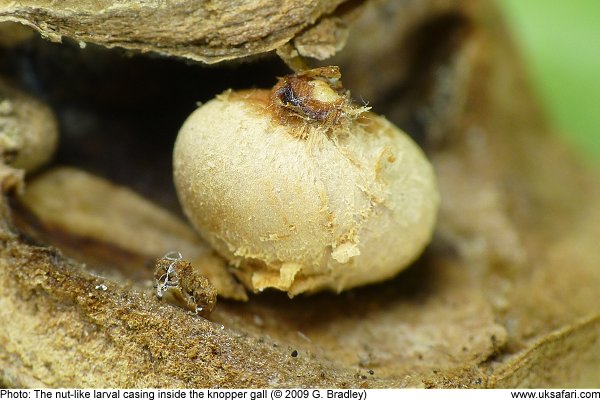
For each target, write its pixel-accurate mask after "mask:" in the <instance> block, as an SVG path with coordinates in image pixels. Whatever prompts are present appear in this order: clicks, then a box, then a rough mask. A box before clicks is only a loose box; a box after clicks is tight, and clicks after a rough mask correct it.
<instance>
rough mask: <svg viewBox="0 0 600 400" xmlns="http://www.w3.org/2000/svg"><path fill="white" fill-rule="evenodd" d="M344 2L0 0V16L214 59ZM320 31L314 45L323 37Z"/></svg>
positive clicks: (256, 49) (274, 42) (247, 49)
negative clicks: (4, 0)
mask: <svg viewBox="0 0 600 400" xmlns="http://www.w3.org/2000/svg"><path fill="white" fill-rule="evenodd" d="M341 3H343V0H309V1H306V0H283V1H270V0H260V1H256V2H251V3H244V4H240V3H239V2H237V1H232V0H217V1H211V2H197V1H183V2H181V1H175V0H166V1H162V0H152V1H145V2H143V3H139V2H133V1H129V0H119V1H96V0H86V1H79V0H70V1H60V2H54V1H50V2H49V1H45V0H27V1H20V2H8V3H7V2H0V22H1V21H15V22H20V23H23V24H25V25H29V26H31V27H33V28H34V29H36V30H37V31H39V32H40V33H41V34H42V35H43V36H45V37H47V38H48V39H50V40H53V41H60V40H61V39H62V37H63V36H64V37H69V38H71V39H74V40H76V41H78V42H82V43H85V42H90V43H95V44H100V45H104V46H108V47H115V46H118V47H123V48H126V49H132V50H141V51H153V52H158V53H161V54H165V55H170V56H178V57H185V58H189V59H192V60H197V61H202V62H205V63H215V62H219V61H223V60H230V59H235V58H239V57H247V56H251V55H256V54H261V53H264V52H267V51H271V50H274V49H276V48H278V47H279V46H281V45H283V44H285V43H287V42H289V41H290V40H291V39H293V38H294V36H295V35H297V34H299V33H300V32H302V31H303V30H304V29H305V28H307V27H309V26H312V25H313V24H314V23H315V22H316V21H317V20H319V19H320V18H321V17H324V16H326V15H328V14H331V13H332V12H334V10H335V9H336V7H337V6H338V5H340V4H341ZM157 27H160V29H157ZM320 37H321V36H319V38H318V40H317V43H315V46H318V45H319V42H322V39H321V38H320ZM307 42H308V40H307V39H305V40H304V41H303V45H304V46H307V45H309V44H310V43H307ZM327 46H330V45H329V44H327ZM337 47H338V48H339V47H341V46H337ZM330 51H331V50H326V51H325V52H326V53H328V52H330ZM312 52H313V53H317V54H320V53H323V52H322V51H315V50H313V51H312Z"/></svg>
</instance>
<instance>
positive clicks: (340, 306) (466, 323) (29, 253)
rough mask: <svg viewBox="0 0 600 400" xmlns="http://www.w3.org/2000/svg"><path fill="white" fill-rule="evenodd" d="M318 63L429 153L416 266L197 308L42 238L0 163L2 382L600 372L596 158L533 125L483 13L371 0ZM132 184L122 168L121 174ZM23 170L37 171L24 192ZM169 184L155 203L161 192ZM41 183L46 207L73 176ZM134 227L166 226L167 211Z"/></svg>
mask: <svg viewBox="0 0 600 400" xmlns="http://www.w3.org/2000/svg"><path fill="white" fill-rule="evenodd" d="M94 4H98V7H104V3H101V2H97V3H94ZM40 18H41V19H43V18H42V17H40ZM41 19H40V20H38V23H41ZM49 20H50V19H49ZM134 34H135V32H134ZM133 36H135V35H133ZM88 50H90V51H91V50H92V49H88ZM86 51H87V50H86ZM232 51H237V50H236V49H235V48H234V49H232ZM86 54H92V55H97V56H98V57H103V56H106V57H108V56H107V54H106V53H101V52H100V53H86ZM127 62H132V63H133V62H135V60H133V59H132V60H128V61H127ZM327 63H328V64H337V65H340V68H341V71H342V73H343V74H344V77H345V79H344V82H345V84H346V85H347V86H348V87H350V89H351V90H352V91H353V93H354V95H355V96H362V97H363V98H364V99H365V100H369V102H370V105H371V106H373V108H374V110H375V111H377V112H379V113H382V114H385V115H386V116H387V117H388V118H389V119H391V120H392V121H394V123H396V124H398V125H399V126H400V127H402V128H403V129H404V130H406V131H407V132H409V133H410V134H411V135H412V136H413V137H414V138H415V139H416V140H418V141H419V142H420V143H421V144H422V146H423V147H424V149H425V150H426V152H427V154H428V156H429V158H430V159H431V160H432V162H433V164H434V167H435V169H436V174H437V176H438V182H439V184H440V190H441V195H442V202H441V214H440V219H439V221H438V227H437V230H436V234H435V237H434V240H433V243H432V245H431V246H430V248H429V249H428V250H427V252H426V253H425V255H424V256H423V257H422V259H421V260H419V261H418V262H417V263H416V264H415V265H413V266H412V267H411V268H409V269H408V270H407V271H405V272H403V273H401V274H400V275H399V276H397V277H396V278H395V279H392V280H390V281H388V282H385V283H382V284H379V285H374V286H370V287H365V288H362V289H357V290H353V291H350V292H346V293H342V294H339V295H337V294H319V295H315V296H311V297H297V298H294V299H291V300H290V299H288V298H287V297H286V296H285V295H283V294H277V293H263V294H261V295H253V296H250V298H249V299H248V301H247V302H237V301H231V300H225V299H223V298H221V299H219V302H218V304H217V306H216V308H215V309H214V310H213V312H212V313H211V314H210V315H209V316H208V319H203V318H201V317H198V316H195V315H193V314H191V313H189V312H187V311H185V310H183V309H181V308H178V307H174V306H172V305H169V304H165V303H162V302H160V301H159V300H158V299H157V298H156V296H155V291H154V289H153V288H152V283H151V282H150V283H149V282H148V281H147V280H146V278H145V277H147V278H148V279H151V276H152V270H151V269H150V268H148V267H147V266H144V263H143V262H142V263H137V262H136V263H134V262H129V261H127V260H125V259H121V258H118V257H115V259H114V260H113V261H114V264H115V267H114V268H113V267H111V268H108V267H106V265H105V269H102V265H104V264H102V263H100V264H93V263H92V261H93V260H92V258H86V256H89V255H86V254H78V252H77V250H78V248H77V245H75V246H72V245H71V246H70V245H69V242H68V241H67V242H65V241H61V240H57V239H59V238H57V236H53V235H49V236H48V235H44V234H43V232H48V230H47V229H46V228H47V226H44V221H46V222H47V221H48V220H49V218H48V217H47V216H45V215H44V212H38V215H36V218H37V221H38V222H37V225H35V226H33V227H32V226H29V227H27V226H26V225H27V220H26V218H25V215H26V212H25V211H24V210H23V207H24V204H26V203H27V201H26V200H25V201H21V202H20V201H19V200H18V199H17V197H16V196H15V195H14V194H13V193H12V192H13V191H14V188H15V186H17V184H18V182H19V179H20V178H21V176H22V173H19V172H15V171H14V170H13V169H10V168H8V167H5V166H3V165H2V166H0V187H3V188H4V190H5V191H6V192H10V193H7V194H6V195H4V196H2V197H1V199H2V200H1V202H0V212H1V213H2V216H1V218H0V245H1V246H0V280H1V282H2V285H0V305H1V306H0V322H1V324H0V385H4V386H9V387H17V386H53V387H63V386H112V387H114V386H124V387H132V386H154V387H156V386H161V387H164V386H183V387H185V386H187V387H191V386H212V387H216V386H220V387H258V386H261V387H262V386H268V387H277V386H303V385H306V386H335V387H406V386H418V387H515V386H517V387H555V386H579V387H594V386H597V385H598V384H600V381H599V379H600V378H599V377H600V324H599V322H598V321H599V319H598V318H599V316H598V305H599V304H600V291H599V290H598V288H599V287H600V268H598V266H599V265H600V250H599V249H598V246H597V238H598V237H600V209H599V208H598V204H599V203H600V179H599V177H598V171H597V169H595V168H591V167H589V166H588V165H586V164H584V163H583V162H581V160H579V157H578V155H577V154H575V153H574V152H573V151H572V150H571V149H569V148H568V147H567V146H566V145H565V144H564V143H562V142H561V140H559V139H558V138H557V137H556V136H555V135H554V133H553V132H552V130H551V129H550V128H549V127H548V126H547V125H546V123H545V122H544V117H543V114H542V113H541V112H540V111H539V109H538V106H537V104H536V102H535V100H534V98H533V96H532V94H531V92H530V90H529V87H528V83H527V79H525V74H524V72H523V69H522V66H521V63H520V61H519V58H518V56H517V53H516V52H515V49H514V48H513V47H512V45H511V43H510V41H509V32H507V31H506V29H505V27H504V24H503V23H502V21H501V19H500V17H499V15H498V13H497V12H496V10H495V9H494V7H493V6H492V5H490V4H489V3H488V2H482V1H457V2H453V1H444V0H437V1H436V0H432V1H427V2H422V1H419V2H411V1H407V2H399V1H396V0H389V1H387V2H385V1H381V2H379V1H377V2H372V3H369V4H367V5H366V6H365V8H364V9H363V13H362V14H361V17H360V18H359V19H358V20H357V21H356V22H355V23H354V24H353V26H352V28H351V30H350V36H349V37H348V41H347V46H346V48H345V50H343V51H342V52H340V53H339V54H338V56H336V58H335V59H334V60H328V61H327ZM238 68H239V71H243V70H244V69H243V68H244V66H238ZM139 73H140V74H141V73H142V72H141V70H140V72H139ZM73 78H74V77H73ZM112 79H114V80H117V81H118V79H119V77H118V76H115V77H112ZM122 79H123V81H120V83H121V84H124V82H125V79H127V77H124V78H122ZM164 79H166V78H164ZM116 86H117V87H118V86H119V85H116ZM94 89H96V88H94ZM90 93H91V92H90ZM102 95H106V92H102ZM121 95H122V96H124V97H125V96H127V93H122V94H121ZM169 98H170V99H171V97H169ZM114 100H115V101H118V100H119V96H115V98H114ZM170 101H174V100H170ZM58 111H61V110H58ZM137 112H140V111H139V110H138V111H137ZM98 113H100V110H98ZM140 114H141V112H140ZM162 117H164V116H162ZM144 118H148V115H147V113H144V114H143V117H142V116H141V115H140V116H139V120H140V121H142V120H143V119H144ZM64 128H65V129H67V127H64ZM90 129H92V128H90ZM175 129H176V128H175ZM101 134H102V135H104V134H106V132H102V133H101ZM102 137H104V136H102ZM90 138H95V136H93V135H91V136H90ZM65 140H67V139H65ZM69 140H73V138H72V137H71V138H70V139H69ZM147 140H149V138H148V137H146V136H143V137H140V140H139V142H140V144H139V145H140V146H142V145H143V143H142V142H144V141H147ZM99 143H105V142H103V141H99ZM116 145H117V144H115V143H114V142H112V141H111V142H110V145H107V146H105V147H99V148H98V151H97V153H98V155H97V156H98V157H100V159H101V160H104V162H105V163H106V165H105V166H106V170H110V167H111V166H112V165H114V164H116V165H118V166H119V169H121V170H126V171H134V170H135V169H133V168H130V167H131V165H134V164H135V163H134V160H133V159H132V156H131V155H130V154H125V155H121V156H120V157H119V156H118V153H117V152H114V151H111V150H114V146H116ZM123 145H124V144H123ZM166 151H170V149H167V150H166ZM84 154H86V156H88V157H87V158H89V154H90V153H84ZM94 154H95V153H94ZM106 154H109V155H110V156H106ZM152 155H153V157H154V156H155V154H152ZM102 157H104V158H102ZM84 161H86V160H85V159H84V160H82V161H81V163H82V164H83V163H84ZM109 164H110V165H109ZM157 168H158V167H157ZM96 169H97V171H98V173H101V172H104V170H102V168H96ZM146 174H151V175H153V176H154V174H156V175H157V176H158V175H160V171H158V170H152V169H147V170H144V176H146ZM142 178H143V177H142V176H141V174H138V175H135V174H133V175H132V176H131V177H130V181H129V182H128V184H130V185H132V186H136V185H139V181H142V180H143V179H142ZM33 179H35V180H38V179H42V180H43V179H44V175H39V176H37V177H33V176H31V177H28V181H26V186H27V185H32V186H33V185H34V184H35V182H34V181H33ZM90 181H93V179H91V178H90ZM38 183H39V182H38ZM153 184H154V185H157V182H153ZM168 184H169V182H167V183H164V185H162V186H161V185H159V186H158V187H159V190H157V189H156V188H154V190H149V191H147V192H146V193H149V194H148V195H147V197H149V199H147V200H152V199H153V198H154V197H155V198H156V199H161V198H162V197H161V196H162V193H163V192H164V188H166V187H167V185H168ZM82 185H83V186H84V187H85V185H86V184H82ZM136 187H139V186H136ZM106 190H107V192H106V193H110V192H111V191H112V190H117V189H116V188H115V187H113V188H111V187H110V186H106ZM47 194H48V196H46V197H45V201H51V200H52V197H58V198H60V196H77V190H74V189H69V190H68V191H67V189H65V190H64V191H62V192H61V191H55V192H50V191H49V192H48V193H47ZM24 196H25V199H26V198H27V192H25V194H24ZM131 201H132V202H133V203H135V202H137V201H138V200H136V199H135V198H131ZM144 201H146V199H145V200H144ZM40 208H41V207H40ZM35 210H36V207H30V210H29V212H32V211H33V212H34V213H35ZM101 210H102V209H101V208H100V207H99V208H96V209H95V210H94V213H101V212H102V211H101ZM170 211H171V212H173V211H176V210H170ZM130 217H131V216H128V215H123V221H125V222H127V221H129V219H128V218H130ZM145 220H146V221H151V220H153V218H150V217H149V218H146V219H145ZM179 223H181V222H178V224H179ZM123 225H125V226H127V225H128V224H127V223H125V224H123ZM168 225H170V224H168ZM145 226H146V228H145V229H146V230H149V231H151V230H152V229H154V228H155V229H156V231H153V232H148V233H147V234H150V233H152V236H158V237H160V235H161V232H163V228H162V227H161V226H165V225H160V226H159V225H158V224H156V225H154V224H146V225H145ZM153 226H154V228H153ZM26 228H28V229H26ZM30 228H31V229H30ZM65 230H66V232H63V233H64V235H69V234H70V235H72V237H73V238H75V239H78V240H85V241H87V242H86V243H87V244H88V245H96V244H98V243H96V242H94V239H93V237H86V238H82V237H81V236H80V235H79V234H77V232H69V227H68V226H66V228H65ZM36 232H37V233H39V235H37V236H36ZM136 234H138V233H137V232H136V231H132V233H131V235H132V236H133V235H136ZM155 234H156V235H155ZM163 234H165V235H166V236H167V237H168V238H169V240H172V238H173V233H168V234H167V233H165V232H163ZM165 242H166V238H165ZM71 243H80V242H77V241H73V242H71ZM115 243H117V244H118V245H117V246H116V247H123V249H122V250H123V252H118V251H116V250H117V249H116V248H115V246H112V247H110V248H109V251H108V252H107V253H102V254H104V255H106V254H109V255H110V252H111V251H113V252H116V254H131V252H132V251H133V252H135V249H133V248H131V249H128V248H127V247H128V244H127V241H126V240H125V241H115ZM98 245H101V243H99V244H98ZM57 247H58V248H60V249H61V250H58V249H57ZM74 247H75V248H74ZM131 247H133V246H131ZM96 248H97V247H96ZM79 250H81V248H80V249H79ZM84 253H85V252H84ZM64 254H69V257H66V256H65V255H64ZM138 257H140V258H144V257H146V258H148V255H142V254H138ZM211 257H214V255H211ZM135 259H136V260H137V258H135ZM76 260H77V261H76ZM84 263H88V264H89V265H88V266H84ZM216 264H218V262H217V263H216ZM102 285H104V286H102ZM292 354H293V355H295V357H294V356H293V355H292Z"/></svg>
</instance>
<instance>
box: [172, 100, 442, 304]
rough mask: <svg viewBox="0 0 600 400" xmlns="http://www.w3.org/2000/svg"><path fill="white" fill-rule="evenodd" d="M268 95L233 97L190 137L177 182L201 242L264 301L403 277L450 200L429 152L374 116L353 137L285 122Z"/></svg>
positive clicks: (204, 113) (190, 124)
mask: <svg viewBox="0 0 600 400" xmlns="http://www.w3.org/2000/svg"><path fill="white" fill-rule="evenodd" d="M268 99H269V95H268V92H267V91H258V90H255V91H247V92H243V93H233V94H231V93H230V94H223V95H221V96H219V97H217V98H216V99H214V100H211V101H209V102H208V103H206V104H204V105H202V106H201V107H199V108H198V109H197V110H196V111H194V112H193V113H192V114H191V115H190V117H189V118H188V119H187V120H186V122H185V124H184V125H183V127H182V128H181V130H180V132H179V136H178V138H177V141H176V144H175V150H174V176H175V185H176V188H177V193H178V195H179V198H180V201H181V204H182V205H183V209H184V211H185V213H186V215H187V217H188V218H189V219H190V221H191V222H192V223H193V224H194V226H195V227H196V229H197V230H198V232H200V234H201V235H202V237H203V238H204V239H206V240H207V241H208V242H209V243H210V244H211V245H212V246H213V247H214V248H215V249H216V250H217V251H218V252H219V253H221V254H222V255H223V256H225V257H226V258H227V259H229V260H230V261H231V262H232V264H233V265H235V266H236V267H237V268H236V271H237V275H238V276H239V278H240V279H241V280H242V282H243V283H244V284H245V285H246V286H248V287H249V288H250V289H252V290H254V291H262V290H263V289H265V288H271V287H272V288H277V289H280V290H283V291H287V292H288V293H289V295H290V296H293V295H296V294H298V293H302V292H314V291H318V290H322V289H332V290H335V291H341V290H344V289H348V288H351V287H355V286H359V285H364V284H367V283H372V282H378V281H382V280H385V279H387V278H390V277H392V276H394V275H396V274H397V273H398V272H399V271H400V270H402V269H404V268H405V267H406V266H407V265H409V264H410V263H411V261H413V260H414V259H415V258H416V257H418V255H419V254H420V253H421V252H422V251H423V249H424V247H425V246H426V244H427V243H428V242H429V240H430V239H431V235H432V231H433V227H434V224H435V218H436V214H437V207H438V203H439V196H438V192H437V188H436V184H435V177H434V174H433V170H432V167H431V165H430V163H429V162H428V160H427V159H426V157H425V155H424V154H423V153H422V151H421V150H420V149H419V147H418V146H417V145H416V144H415V143H414V142H413V141H412V140H411V139H410V138H409V137H408V136H407V135H406V134H405V133H403V132H402V131H400V130H399V129H398V128H396V127H395V126H394V125H392V124H391V123H389V122H388V121H387V120H386V119H385V118H383V117H380V116H377V115H375V114H373V113H369V112H365V113H363V114H361V115H360V116H358V117H357V118H355V119H352V121H351V123H350V124H351V125H350V129H348V126H347V125H346V126H345V130H344V132H340V133H339V134H336V133H335V132H331V129H325V128H323V129H319V128H318V127H317V128H313V127H309V128H306V127H305V129H308V134H306V135H303V136H302V137H298V136H299V135H298V134H297V132H296V131H294V130H298V129H300V128H301V127H302V126H303V125H302V124H301V123H298V122H291V123H286V122H285V121H284V120H281V119H277V118H274V114H273V113H272V112H271V110H270V109H269V107H270V106H269V100H268Z"/></svg>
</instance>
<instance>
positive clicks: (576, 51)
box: [498, 0, 600, 166]
mask: <svg viewBox="0 0 600 400" xmlns="http://www.w3.org/2000/svg"><path fill="white" fill-rule="evenodd" d="M498 4H499V5H500V7H501V9H502V10H503V11H504V14H505V15H506V17H507V19H508V22H509V24H510V25H511V27H512V30H513V32H514V33H515V39H516V40H517V42H518V44H519V46H520V48H521V53H522V55H523V57H524V59H525V61H526V62H527V63H528V67H529V75H530V77H531V79H532V81H533V84H534V86H535V89H536V90H537V93H538V97H539V99H540V101H541V102H542V104H543V105H544V107H545V110H546V112H547V115H548V117H549V118H550V119H551V121H552V122H553V123H554V126H555V127H556V128H557V129H558V131H559V132H560V133H561V134H563V135H564V136H565V137H567V138H568V140H569V141H570V142H571V143H573V145H574V146H576V147H577V148H579V149H580V150H581V152H582V154H583V155H584V156H587V158H588V159H591V160H593V161H594V162H595V163H596V165H598V166H600V109H599V108H600V0H571V1H569V0H554V1H553V0H498Z"/></svg>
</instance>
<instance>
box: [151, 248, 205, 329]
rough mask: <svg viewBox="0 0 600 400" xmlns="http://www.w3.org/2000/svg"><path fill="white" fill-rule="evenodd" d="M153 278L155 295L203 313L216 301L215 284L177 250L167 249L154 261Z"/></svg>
mask: <svg viewBox="0 0 600 400" xmlns="http://www.w3.org/2000/svg"><path fill="white" fill-rule="evenodd" d="M154 279H155V280H156V295H157V296H158V298H159V299H163V300H164V301H166V302H168V303H171V304H174V305H176V306H179V307H181V308H184V309H187V310H189V311H192V312H194V313H196V314H200V315H202V316H203V317H206V316H208V315H209V314H210V313H211V312H212V310H213V308H215V305H216V304H217V290H216V289H215V287H214V286H213V285H212V284H211V283H210V281H209V280H208V279H207V278H206V277H205V276H202V275H200V274H199V273H198V271H197V270H196V269H194V267H192V264H190V263H189V262H187V261H185V260H184V259H183V256H182V255H181V253H179V252H170V253H167V254H165V255H164V256H163V257H161V258H159V259H158V260H157V261H156V264H155V270H154Z"/></svg>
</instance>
